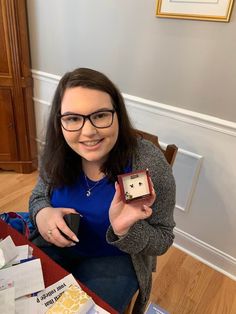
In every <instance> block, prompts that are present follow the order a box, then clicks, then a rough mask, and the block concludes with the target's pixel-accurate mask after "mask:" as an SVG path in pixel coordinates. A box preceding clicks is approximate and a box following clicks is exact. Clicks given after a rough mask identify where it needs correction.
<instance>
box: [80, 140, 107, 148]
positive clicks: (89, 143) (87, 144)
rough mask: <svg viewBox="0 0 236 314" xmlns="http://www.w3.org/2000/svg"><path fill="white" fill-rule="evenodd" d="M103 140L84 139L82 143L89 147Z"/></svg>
mask: <svg viewBox="0 0 236 314" xmlns="http://www.w3.org/2000/svg"><path fill="white" fill-rule="evenodd" d="M101 141H102V140H96V141H84V142H81V144H83V145H85V146H88V147H92V146H96V145H97V144H98V143H100V142H101Z"/></svg>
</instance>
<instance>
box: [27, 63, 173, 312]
mask: <svg viewBox="0 0 236 314" xmlns="http://www.w3.org/2000/svg"><path fill="white" fill-rule="evenodd" d="M147 168H148V169H149V173H150V176H151V178H152V182H153V190H152V193H151V196H150V197H149V198H147V199H144V200H138V201H137V200H136V201H132V202H130V203H128V204H126V203H123V201H122V198H121V193H120V187H119V185H118V184H117V183H116V180H117V175H118V174H122V173H127V172H131V171H135V170H143V169H147ZM174 205H175V182H174V178H173V175H172V172H171V168H170V166H169V165H168V164H167V162H166V160H165V158H164V156H163V154H162V152H161V151H159V150H158V148H156V147H155V146H154V145H153V144H151V143H150V142H148V141H146V140H142V139H137V137H136V133H135V131H134V129H133V128H132V126H131V123H130V121H129V118H128V115H127V111H126V108H125V104H124V101H123V98H122V96H121V93H120V92H119V90H118V89H117V88H116V87H115V86H114V84H113V83H112V82H111V81H110V80H109V79H108V78H107V77H106V76H105V75H104V74H102V73H100V72H97V71H94V70H91V69H86V68H80V69H76V70H74V71H73V72H69V73H66V74H65V75H64V76H63V77H62V79H61V80H60V82H59V85H58V87H57V90H56V92H55V95H54V99H53V102H52V108H51V113H50V117H49V121H48V126H47V134H46V144H45V148H44V152H43V155H42V160H41V168H40V177H39V180H38V183H37V185H36V187H35V189H34V190H33V193H32V195H31V198H30V209H29V210H30V217H31V220H32V223H33V224H34V226H35V229H36V230H35V233H34V235H33V237H32V238H34V242H35V243H36V244H38V245H40V246H41V247H42V249H43V250H44V251H45V252H46V253H47V254H48V255H49V256H51V257H52V258H53V259H54V260H55V261H56V262H58V263H59V264H61V265H62V266H63V267H64V268H66V269H67V270H68V271H69V272H71V273H72V274H73V275H74V276H75V277H76V278H78V279H79V280H80V281H81V282H82V283H84V284H85V285H86V286H87V287H89V288H90V289H91V290H93V291H94V292H95V293H96V294H97V295H99V296H100V297H102V298H103V299H104V300H105V301H106V302H107V303H109V304H110V305H111V306H112V307H113V308H115V309H116V310H117V311H118V312H119V313H123V312H124V310H125V308H126V307H127V305H128V304H129V302H130V300H131V298H132V296H133V295H134V293H135V292H136V290H137V289H139V296H138V298H137V301H136V303H135V307H134V310H133V312H134V313H135V314H138V313H143V311H144V308H145V305H146V303H147V301H148V298H149V294H150V290H151V273H152V271H154V270H155V261H156V256H158V255H161V254H163V253H165V252H166V250H167V249H168V248H169V247H170V246H171V244H172V242H173V238H174V235H173V228H174V226H175V223H174V220H173V209H174ZM68 213H78V214H80V215H81V219H80V226H79V236H78V237H76V235H75V234H74V233H73V232H72V230H70V229H69V228H68V226H67V225H66V223H65V221H64V219H63V216H64V215H66V214H68ZM37 232H39V234H40V236H39V237H36V238H35V234H37ZM62 233H63V234H62Z"/></svg>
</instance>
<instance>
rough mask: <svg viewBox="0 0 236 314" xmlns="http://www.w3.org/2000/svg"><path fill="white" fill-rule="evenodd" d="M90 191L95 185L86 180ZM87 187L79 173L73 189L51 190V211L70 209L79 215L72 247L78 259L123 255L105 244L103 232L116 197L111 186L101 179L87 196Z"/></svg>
mask: <svg viewBox="0 0 236 314" xmlns="http://www.w3.org/2000/svg"><path fill="white" fill-rule="evenodd" d="M87 182H88V185H89V187H90V188H92V187H93V186H94V185H95V184H96V182H94V181H91V180H89V179H88V178H87ZM87 191H88V186H87V183H86V180H85V177H84V173H82V174H81V175H80V177H79V179H78V180H77V182H76V183H75V184H74V185H72V186H65V187H62V188H57V189H54V190H53V193H52V196H51V204H52V206H53V207H67V208H73V209H75V210H76V211H77V212H78V213H80V214H81V215H82V217H81V219H80V226H79V243H78V244H77V245H76V246H75V247H73V251H74V250H76V251H77V253H78V255H79V256H110V255H122V254H125V253H124V252H122V251H120V250H119V249H118V248H116V247H114V246H112V245H110V244H108V243H107V241H106V231H107V228H108V227H109V225H110V221H109V208H110V204H111V201H112V199H113V196H114V194H115V186H114V183H111V182H109V181H108V179H107V177H104V178H103V179H102V180H101V181H100V182H99V183H98V184H97V185H96V186H95V187H94V188H93V189H91V195H90V196H86V192H87Z"/></svg>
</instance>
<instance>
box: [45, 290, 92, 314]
mask: <svg viewBox="0 0 236 314" xmlns="http://www.w3.org/2000/svg"><path fill="white" fill-rule="evenodd" d="M93 305H94V303H93V301H92V299H91V297H89V296H88V295H87V293H86V292H84V291H83V290H82V289H81V288H80V287H76V286H74V285H71V286H70V287H69V288H68V289H67V290H66V291H64V292H63V294H62V295H61V296H60V298H59V299H58V300H57V301H56V302H55V303H54V304H53V305H52V307H51V308H50V309H49V310H47V312H46V313H47V314H58V313H60V314H79V313H81V314H82V313H86V312H87V311H89V309H91V307H92V306H93Z"/></svg>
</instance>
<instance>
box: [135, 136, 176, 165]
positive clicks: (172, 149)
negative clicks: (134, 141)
mask: <svg viewBox="0 0 236 314" xmlns="http://www.w3.org/2000/svg"><path fill="white" fill-rule="evenodd" d="M136 133H137V136H138V137H141V138H144V139H146V140H149V141H150V142H152V143H153V144H154V145H156V146H157V147H158V148H159V149H160V150H161V151H162V152H163V154H164V156H165V158H166V160H167V162H168V163H169V164H170V165H171V166H173V164H174V161H175V157H176V154H177V151H178V147H177V146H176V145H175V144H169V145H167V146H166V148H162V147H161V145H160V144H159V141H158V136H157V135H153V134H150V133H147V132H144V131H140V130H136Z"/></svg>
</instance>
